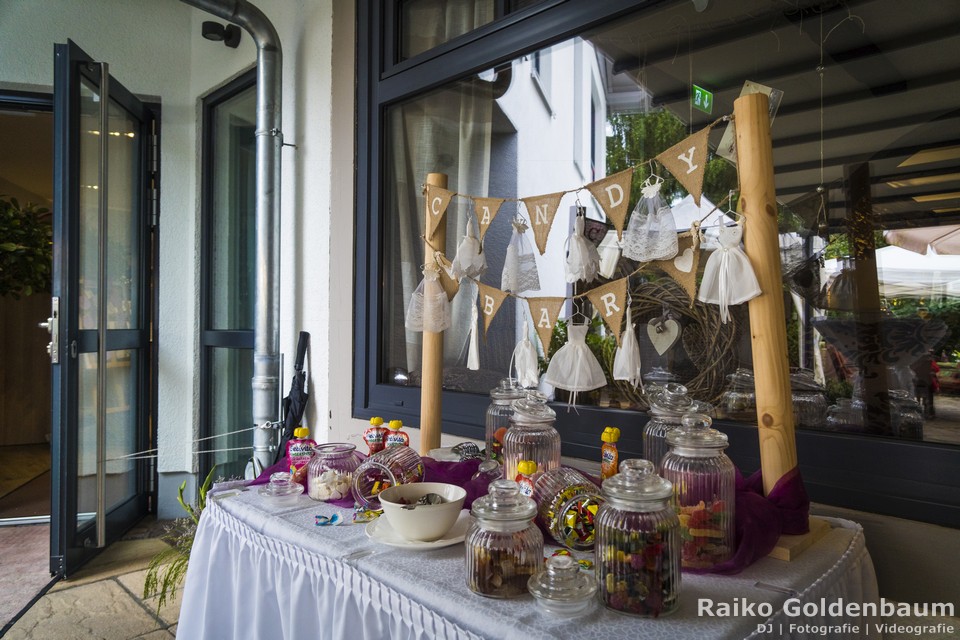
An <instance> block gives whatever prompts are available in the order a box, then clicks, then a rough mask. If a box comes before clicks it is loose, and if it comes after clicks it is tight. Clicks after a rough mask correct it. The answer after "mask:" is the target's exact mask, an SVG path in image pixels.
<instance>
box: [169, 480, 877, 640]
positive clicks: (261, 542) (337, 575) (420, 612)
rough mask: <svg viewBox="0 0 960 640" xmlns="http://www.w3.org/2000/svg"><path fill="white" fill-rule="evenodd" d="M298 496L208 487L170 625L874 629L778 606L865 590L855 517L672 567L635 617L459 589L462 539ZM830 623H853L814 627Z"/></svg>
mask: <svg viewBox="0 0 960 640" xmlns="http://www.w3.org/2000/svg"><path fill="white" fill-rule="evenodd" d="M298 500H299V502H298V503H297V504H296V505H295V506H292V507H288V508H285V509H278V508H276V507H275V506H274V505H273V504H271V503H269V501H268V499H266V498H264V497H263V496H260V495H258V493H257V492H256V491H255V490H247V491H244V492H242V493H241V494H239V495H233V496H230V497H223V498H220V497H213V496H211V497H210V500H209V501H208V505H207V508H206V510H205V511H204V513H203V516H202V518H201V520H200V526H199V528H198V530H197V535H196V538H195V541H194V545H193V551H192V554H191V558H190V565H189V569H188V571H187V576H186V581H185V585H184V594H183V605H182V607H181V610H180V620H179V625H178V627H177V637H178V638H186V639H187V640H189V639H190V638H203V639H207V640H209V639H214V638H255V639H258V640H267V639H271V640H272V639H274V638H291V639H292V638H298V639H302V638H349V639H351V640H353V639H357V638H370V639H371V640H381V639H387V638H389V639H397V638H440V639H447V638H451V639H452V638H496V639H498V640H499V639H510V638H517V639H522V640H534V639H536V638H544V639H554V638H577V639H578V640H580V639H586V638H602V639H604V640H611V639H614V638H628V637H629V638H685V637H689V638H697V639H708V638H746V637H749V638H797V639H803V638H824V637H829V638H836V639H847V638H856V637H869V638H879V637H881V636H880V635H879V634H878V633H877V631H876V628H875V627H874V626H873V625H874V624H875V623H879V622H880V620H879V619H871V618H862V617H860V616H847V617H843V618H838V617H830V616H828V615H822V616H821V615H813V616H799V617H792V616H789V615H787V613H786V612H785V611H784V610H783V605H784V602H785V601H787V599H788V597H791V592H790V590H795V591H796V595H795V597H796V598H798V599H799V600H800V602H802V603H808V602H812V603H820V599H821V598H825V599H826V602H827V603H829V602H833V601H835V600H836V599H838V598H842V599H843V600H844V602H848V603H849V602H856V603H862V602H877V601H878V600H879V598H878V594H877V581H876V575H875V573H874V569H873V563H872V561H871V560H870V556H869V554H868V552H867V549H866V547H865V546H864V538H863V530H862V529H861V527H860V526H859V525H857V524H855V523H853V522H850V521H846V520H840V519H830V523H831V525H832V528H831V530H830V531H829V532H828V533H827V534H826V535H825V536H824V537H823V538H821V539H820V540H819V541H818V542H817V543H816V544H815V545H814V546H813V547H812V548H811V549H810V550H808V551H807V552H805V553H804V554H803V555H801V556H800V558H798V559H797V560H795V561H793V562H790V563H787V562H783V561H780V560H774V559H772V558H764V559H763V560H760V561H759V562H757V563H755V564H754V565H752V566H751V567H748V568H747V569H746V570H745V571H743V572H742V573H741V574H739V575H736V576H708V575H690V574H684V575H683V582H682V587H681V605H680V608H679V610H678V611H676V612H675V613H674V614H672V615H670V616H667V617H664V618H660V619H657V620H647V619H638V618H634V617H631V616H626V615H622V614H618V613H615V612H612V611H609V610H607V609H605V608H603V607H602V606H597V607H596V608H595V609H594V610H593V611H592V613H590V614H589V615H587V616H585V617H581V618H577V619H575V620H557V619H551V618H548V617H547V616H546V615H544V614H543V613H542V612H541V610H540V609H539V607H538V606H537V605H536V602H535V601H534V600H533V597H532V596H529V595H528V596H526V597H524V598H519V599H516V600H494V599H489V598H484V597H481V596H478V595H476V594H473V593H472V592H470V591H469V590H468V589H467V587H466V584H465V580H464V557H463V555H464V549H463V545H462V544H457V545H454V546H451V547H446V548H443V549H436V550H431V551H409V550H401V549H397V548H393V547H387V546H385V545H382V544H377V543H375V542H374V541H372V540H370V539H369V538H367V537H366V535H364V531H363V526H362V525H349V526H343V525H341V526H333V527H317V526H316V525H315V516H316V515H317V514H322V515H331V514H333V513H335V512H340V513H341V514H343V515H344V516H345V517H346V518H347V520H348V521H349V520H350V512H349V511H348V510H343V509H338V508H336V507H333V506H330V505H327V504H324V503H317V502H313V501H312V500H310V499H309V498H307V497H305V496H301V497H300V498H298ZM549 553H550V550H548V551H547V554H548V555H549ZM575 555H577V554H575ZM580 555H581V556H582V555H583V554H580ZM757 583H761V586H760V587H758V586H757ZM763 585H772V586H773V587H774V588H776V589H779V590H772V589H771V588H770V586H763ZM702 598H710V599H712V600H713V601H714V602H715V603H727V604H729V605H734V604H739V605H740V606H741V610H742V608H743V605H745V604H750V603H752V604H753V607H754V612H753V615H733V616H729V617H719V616H713V617H711V616H707V615H698V600H699V599H702ZM760 603H770V605H772V611H773V615H771V616H769V617H766V616H763V615H757V613H756V611H755V609H756V607H757V606H758V605H760ZM714 611H715V612H718V611H719V607H715V608H714ZM844 623H846V624H850V625H857V626H859V632H858V633H840V632H838V630H836V629H833V630H831V631H833V632H832V633H824V630H823V629H818V628H817V626H818V625H819V626H824V625H831V626H838V625H842V624H844ZM761 624H763V625H768V626H765V627H758V625H761ZM868 624H869V626H870V628H869V635H866V633H867V632H866V631H865V629H864V627H865V626H866V625H868ZM791 625H795V626H793V627H791Z"/></svg>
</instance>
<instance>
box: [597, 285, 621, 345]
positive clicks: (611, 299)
mask: <svg viewBox="0 0 960 640" xmlns="http://www.w3.org/2000/svg"><path fill="white" fill-rule="evenodd" d="M587 299H588V300H590V303H591V304H593V308H594V309H596V310H597V313H599V314H600V317H601V318H603V321H604V322H606V323H607V327H609V328H610V331H612V332H613V335H614V337H616V339H617V344H618V345H619V344H620V325H621V324H622V323H623V314H624V312H625V311H626V308H627V278H620V279H619V280H614V281H613V282H608V283H607V284H605V285H603V286H602V287H597V288H596V289H591V290H590V291H587Z"/></svg>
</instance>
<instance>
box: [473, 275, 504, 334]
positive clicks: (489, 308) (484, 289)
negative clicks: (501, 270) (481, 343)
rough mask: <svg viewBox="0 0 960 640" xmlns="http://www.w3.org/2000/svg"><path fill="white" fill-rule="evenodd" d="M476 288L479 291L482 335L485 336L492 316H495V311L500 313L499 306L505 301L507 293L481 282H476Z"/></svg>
mask: <svg viewBox="0 0 960 640" xmlns="http://www.w3.org/2000/svg"><path fill="white" fill-rule="evenodd" d="M477 286H478V287H479V289H480V295H479V296H478V297H479V299H480V314H481V315H482V316H483V335H484V336H486V335H487V330H488V329H489V328H490V323H491V322H492V321H493V316H495V315H497V311H500V305H502V304H503V301H504V300H506V299H507V293H506V292H505V291H500V289H497V288H496V287H491V286H489V285H485V284H483V283H482V282H478V283H477Z"/></svg>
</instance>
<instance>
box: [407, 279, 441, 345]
mask: <svg viewBox="0 0 960 640" xmlns="http://www.w3.org/2000/svg"><path fill="white" fill-rule="evenodd" d="M450 322H451V311H450V300H449V298H447V292H446V291H444V290H443V285H441V284H440V272H439V271H438V270H437V267H435V266H427V267H424V269H423V280H421V281H420V284H418V285H417V288H416V290H415V291H414V292H413V295H412V296H410V303H409V304H408V305H407V315H406V319H405V321H404V326H406V328H407V330H408V331H428V332H431V333H440V332H441V331H445V330H447V329H449V328H450Z"/></svg>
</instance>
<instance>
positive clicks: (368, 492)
mask: <svg viewBox="0 0 960 640" xmlns="http://www.w3.org/2000/svg"><path fill="white" fill-rule="evenodd" d="M423 471H424V469H423V461H422V460H420V456H419V455H417V452H416V451H414V450H413V449H411V448H410V447H387V448H386V449H384V450H383V451H378V452H377V453H375V454H373V455H372V456H370V457H369V458H367V459H366V460H364V461H363V463H362V464H361V465H360V466H359V467H357V470H356V471H354V473H353V498H354V500H356V501H357V502H358V503H359V505H360V506H361V507H363V508H365V509H379V508H380V500H379V498H377V495H378V494H379V493H380V492H381V491H383V490H384V489H386V488H388V487H392V486H394V485H397V484H409V483H411V482H420V481H421V480H423Z"/></svg>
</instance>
